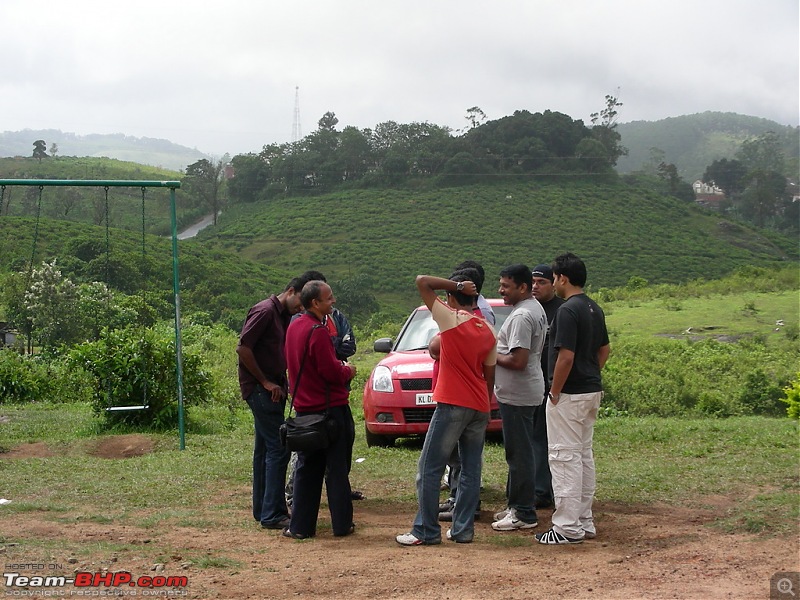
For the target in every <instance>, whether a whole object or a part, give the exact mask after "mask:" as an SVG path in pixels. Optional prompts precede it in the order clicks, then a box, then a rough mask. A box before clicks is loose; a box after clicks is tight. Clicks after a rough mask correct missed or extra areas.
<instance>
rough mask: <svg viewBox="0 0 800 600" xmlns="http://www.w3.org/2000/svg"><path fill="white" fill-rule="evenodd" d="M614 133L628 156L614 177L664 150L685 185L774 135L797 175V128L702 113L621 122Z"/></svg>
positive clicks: (799, 148)
mask: <svg viewBox="0 0 800 600" xmlns="http://www.w3.org/2000/svg"><path fill="white" fill-rule="evenodd" d="M617 131H618V132H619V134H620V135H621V136H622V145H623V146H625V147H626V148H627V149H628V155H627V156H623V157H621V158H620V159H619V160H618V161H617V171H618V172H619V173H630V172H632V171H637V170H641V169H643V168H646V166H647V165H648V163H649V162H650V161H651V152H650V149H651V148H658V149H659V150H662V151H663V152H664V158H665V159H666V162H668V163H672V164H674V165H675V166H676V167H677V168H678V174H679V175H680V176H681V178H682V179H684V180H686V181H688V182H689V183H691V182H693V181H695V180H697V179H700V178H702V175H703V173H704V171H705V169H706V167H707V166H708V165H710V164H711V163H712V162H713V161H714V160H717V159H721V158H733V157H734V155H735V154H736V152H737V151H738V150H739V148H740V146H741V145H742V142H744V141H746V140H748V139H752V138H755V137H758V136H759V135H762V134H764V133H766V132H767V131H774V132H775V133H777V134H778V135H779V136H780V138H781V139H782V140H783V149H784V154H785V157H786V158H787V163H789V164H787V167H788V168H789V171H790V172H789V173H787V175H789V176H791V177H797V176H798V174H797V170H798V169H797V165H798V162H797V159H798V153H799V152H800V142H799V141H798V139H799V138H798V135H799V133H798V132H799V131H800V130H799V129H798V128H794V127H788V126H786V125H781V124H779V123H776V122H775V121H770V120H769V119H762V118H759V117H749V116H745V115H739V114H735V113H722V112H704V113H699V114H695V115H684V116H680V117H671V118H668V119H662V120H660V121H633V122H631V123H620V124H619V125H617Z"/></svg>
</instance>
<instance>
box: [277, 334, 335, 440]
mask: <svg viewBox="0 0 800 600" xmlns="http://www.w3.org/2000/svg"><path fill="white" fill-rule="evenodd" d="M320 327H324V325H314V327H312V328H311V331H310V332H309V334H308V339H307V340H306V352H305V354H304V355H303V360H302V361H301V362H300V370H299V371H298V372H297V381H295V383H294V390H293V391H292V399H291V401H290V403H289V414H290V415H291V413H292V409H293V408H294V396H295V394H296V393H297V387H298V386H299V385H300V378H301V377H302V375H303V367H304V366H305V363H306V357H307V356H308V348H309V343H310V342H311V336H312V335H313V333H314V330H315V329H318V328H320ZM330 401H331V398H330V393H329V392H328V386H327V384H326V386H325V412H323V413H314V414H309V415H299V416H298V415H297V411H296V410H295V416H294V417H291V416H289V417H287V418H286V421H285V422H284V423H283V424H282V425H281V426H280V439H281V444H282V445H283V446H284V447H285V448H286V449H287V450H289V451H291V452H311V451H314V450H325V449H326V448H327V447H328V446H330V444H331V443H332V442H334V441H336V438H337V437H338V427H337V423H336V421H334V420H333V419H331V418H330V416H329V415H328V408H329V407H330Z"/></svg>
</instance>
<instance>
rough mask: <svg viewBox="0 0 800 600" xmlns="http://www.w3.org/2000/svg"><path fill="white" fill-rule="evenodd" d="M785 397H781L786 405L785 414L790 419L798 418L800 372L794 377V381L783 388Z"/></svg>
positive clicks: (799, 411)
mask: <svg viewBox="0 0 800 600" xmlns="http://www.w3.org/2000/svg"><path fill="white" fill-rule="evenodd" d="M783 391H784V392H786V397H785V398H781V402H784V403H785V404H787V405H788V406H787V407H786V415H787V416H788V417H789V418H790V419H800V373H798V374H797V376H796V377H795V378H794V381H792V383H791V384H790V385H788V386H786V387H785V388H783Z"/></svg>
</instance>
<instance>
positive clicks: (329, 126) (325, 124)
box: [317, 111, 339, 131]
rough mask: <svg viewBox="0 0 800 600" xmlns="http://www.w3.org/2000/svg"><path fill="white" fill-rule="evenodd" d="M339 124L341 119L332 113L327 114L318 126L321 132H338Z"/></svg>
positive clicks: (321, 118) (318, 122)
mask: <svg viewBox="0 0 800 600" xmlns="http://www.w3.org/2000/svg"><path fill="white" fill-rule="evenodd" d="M338 124H339V119H337V118H336V113H333V112H331V111H328V112H326V113H325V114H324V115H322V117H320V119H319V121H317V126H318V127H319V130H320V131H336V126H337V125H338Z"/></svg>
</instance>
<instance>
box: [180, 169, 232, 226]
mask: <svg viewBox="0 0 800 600" xmlns="http://www.w3.org/2000/svg"><path fill="white" fill-rule="evenodd" d="M227 162H228V159H227V155H226V156H224V157H223V158H221V159H219V160H218V161H216V162H211V161H210V160H208V159H205V158H201V159H200V160H198V161H197V162H196V163H192V164H191V165H189V166H188V167H186V177H185V179H184V182H185V183H186V185H187V187H188V189H189V191H190V192H191V193H194V194H195V195H196V196H197V197H198V198H200V200H201V201H202V202H203V204H205V205H206V206H207V207H208V209H209V210H211V213H212V215H213V221H214V225H215V226H216V224H217V216H218V214H219V209H220V203H221V193H220V191H221V189H222V183H223V174H224V169H225V165H226V164H227Z"/></svg>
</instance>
